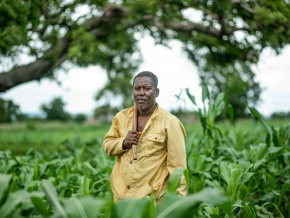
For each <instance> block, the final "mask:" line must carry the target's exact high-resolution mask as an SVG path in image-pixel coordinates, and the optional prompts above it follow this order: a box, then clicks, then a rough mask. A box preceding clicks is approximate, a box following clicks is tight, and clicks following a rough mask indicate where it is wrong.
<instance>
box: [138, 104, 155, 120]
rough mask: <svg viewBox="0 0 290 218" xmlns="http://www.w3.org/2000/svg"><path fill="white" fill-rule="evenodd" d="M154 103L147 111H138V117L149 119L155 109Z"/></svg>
mask: <svg viewBox="0 0 290 218" xmlns="http://www.w3.org/2000/svg"><path fill="white" fill-rule="evenodd" d="M156 106H157V105H156V103H155V104H154V105H152V107H150V108H148V110H144V111H140V110H138V112H139V116H140V117H149V116H151V114H153V112H154V110H155V108H156Z"/></svg>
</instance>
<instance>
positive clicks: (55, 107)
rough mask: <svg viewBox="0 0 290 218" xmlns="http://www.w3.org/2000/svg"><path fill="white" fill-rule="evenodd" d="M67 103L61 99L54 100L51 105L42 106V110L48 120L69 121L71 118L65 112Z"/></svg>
mask: <svg viewBox="0 0 290 218" xmlns="http://www.w3.org/2000/svg"><path fill="white" fill-rule="evenodd" d="M64 105H65V103H64V102H63V100H62V99H61V98H60V97H57V98H54V99H53V100H52V101H51V102H50V103H49V104H47V105H42V106H41V110H42V111H43V112H44V113H45V114H46V119H47V120H60V121H68V120H69V119H70V118H71V116H70V115H69V113H68V112H66V111H65V110H64Z"/></svg>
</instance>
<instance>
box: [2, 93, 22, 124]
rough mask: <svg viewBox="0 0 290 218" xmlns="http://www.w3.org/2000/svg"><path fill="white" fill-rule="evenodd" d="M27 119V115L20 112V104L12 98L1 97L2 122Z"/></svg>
mask: <svg viewBox="0 0 290 218" xmlns="http://www.w3.org/2000/svg"><path fill="white" fill-rule="evenodd" d="M22 119H26V116H25V115H24V114H22V113H21V112H20V108H19V105H17V104H15V103H14V102H13V101H12V100H5V99H2V98H0V123H4V122H7V123H10V122H14V121H19V120H22Z"/></svg>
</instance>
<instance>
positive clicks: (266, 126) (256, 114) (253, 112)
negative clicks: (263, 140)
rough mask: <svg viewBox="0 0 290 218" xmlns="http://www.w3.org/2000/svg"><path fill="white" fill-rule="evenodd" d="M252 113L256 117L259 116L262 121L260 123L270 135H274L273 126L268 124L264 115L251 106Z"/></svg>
mask: <svg viewBox="0 0 290 218" xmlns="http://www.w3.org/2000/svg"><path fill="white" fill-rule="evenodd" d="M249 109H250V111H251V114H253V115H254V116H255V117H257V118H258V120H259V121H260V123H261V124H262V125H263V126H264V129H265V130H266V132H267V133H268V134H269V135H272V131H271V128H270V127H269V126H268V125H267V124H266V122H265V120H264V119H263V117H262V116H261V114H260V113H259V112H258V111H257V110H256V109H255V108H253V107H249Z"/></svg>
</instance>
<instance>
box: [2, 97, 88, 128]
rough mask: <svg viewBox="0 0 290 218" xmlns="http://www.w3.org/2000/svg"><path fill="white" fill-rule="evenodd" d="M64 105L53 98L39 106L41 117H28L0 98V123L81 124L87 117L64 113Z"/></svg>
mask: <svg viewBox="0 0 290 218" xmlns="http://www.w3.org/2000/svg"><path fill="white" fill-rule="evenodd" d="M64 106H65V103H64V101H63V100H62V99H61V98H60V97H56V98H54V99H53V100H52V101H51V102H50V103H48V104H43V105H41V107H40V109H41V110H42V112H43V113H44V118H42V117H30V116H29V115H28V114H24V113H22V112H21V111H20V107H19V105H17V104H15V103H14V102H13V101H12V100H5V99H2V98H0V123H12V122H20V121H27V120H35V119H37V120H47V121H63V122H68V121H74V122H77V123H83V122H84V121H85V120H86V119H87V118H88V117H87V115H85V114H83V113H79V114H76V115H72V114H70V113H69V112H67V111H65V108H64Z"/></svg>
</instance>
